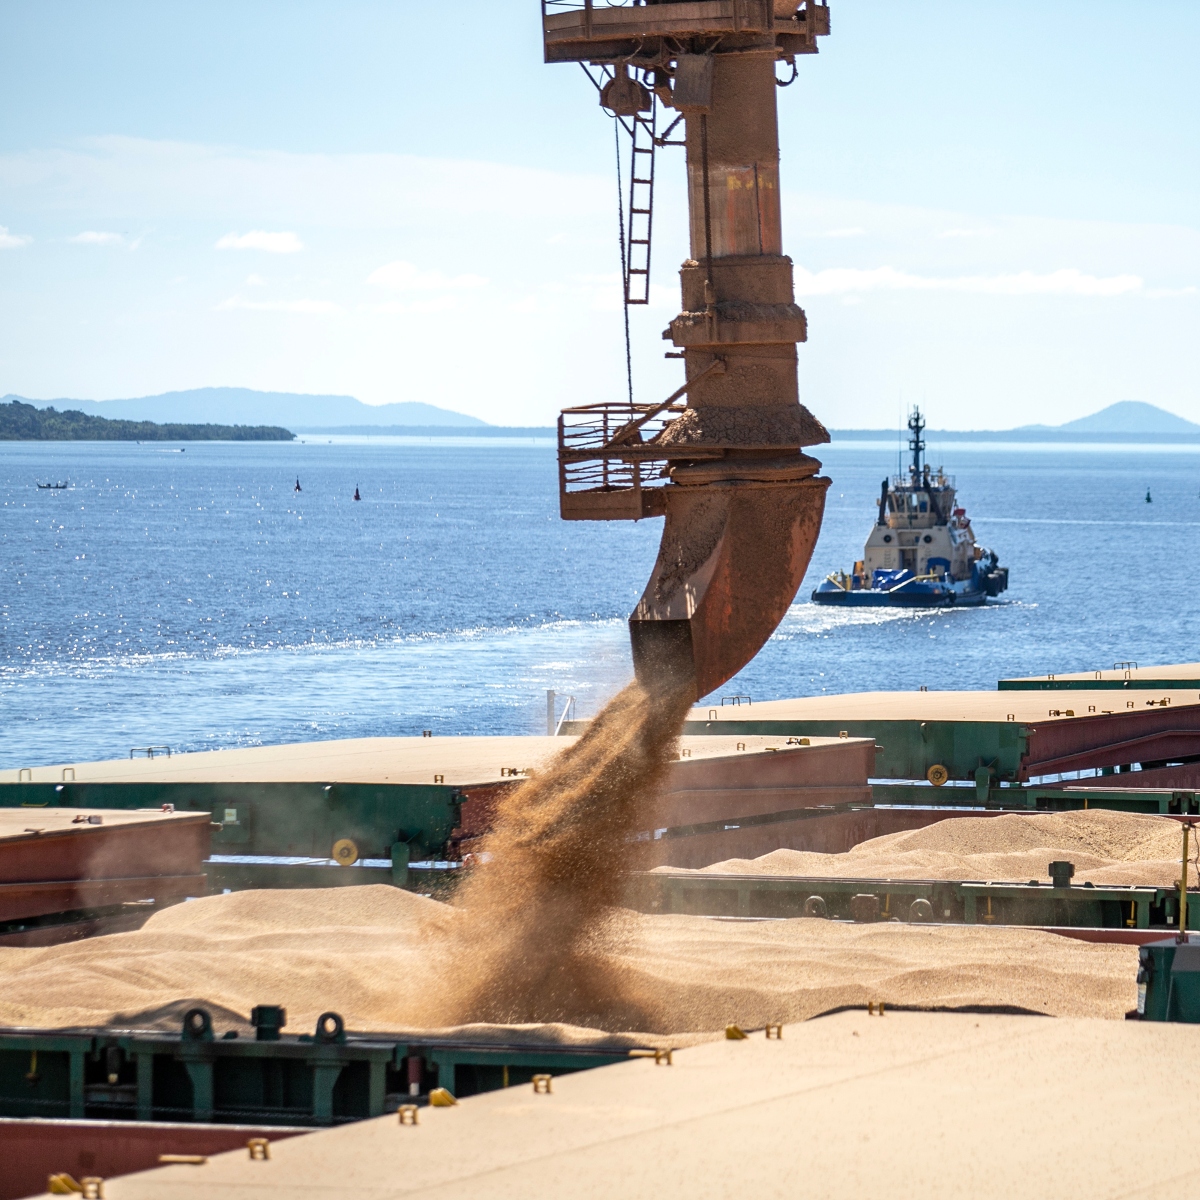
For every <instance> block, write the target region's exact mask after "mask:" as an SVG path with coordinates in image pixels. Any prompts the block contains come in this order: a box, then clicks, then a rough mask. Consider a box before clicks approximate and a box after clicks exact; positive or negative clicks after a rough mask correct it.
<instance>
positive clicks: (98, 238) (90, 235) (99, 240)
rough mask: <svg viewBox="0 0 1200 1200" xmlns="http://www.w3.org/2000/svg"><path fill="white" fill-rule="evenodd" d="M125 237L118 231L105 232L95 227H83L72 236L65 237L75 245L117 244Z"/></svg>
mask: <svg viewBox="0 0 1200 1200" xmlns="http://www.w3.org/2000/svg"><path fill="white" fill-rule="evenodd" d="M124 240H125V239H124V238H123V237H122V236H121V235H120V234H119V233H107V232H103V231H100V230H95V229H85V230H84V231H83V232H82V233H77V234H75V236H74V237H69V238H67V241H68V242H74V243H75V245H77V246H119V245H120V244H121V243H122V242H123V241H124Z"/></svg>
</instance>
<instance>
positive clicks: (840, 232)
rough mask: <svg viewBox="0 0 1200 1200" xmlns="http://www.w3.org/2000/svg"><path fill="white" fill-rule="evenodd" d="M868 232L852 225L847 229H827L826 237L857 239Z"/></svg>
mask: <svg viewBox="0 0 1200 1200" xmlns="http://www.w3.org/2000/svg"><path fill="white" fill-rule="evenodd" d="M866 232H867V231H866V230H865V229H862V228H860V227H859V226H858V225H851V226H848V227H847V228H845V229H827V230H825V236H826V237H827V238H855V237H862V236H863V235H864V234H865V233H866Z"/></svg>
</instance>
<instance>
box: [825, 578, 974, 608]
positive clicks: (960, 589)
mask: <svg viewBox="0 0 1200 1200" xmlns="http://www.w3.org/2000/svg"><path fill="white" fill-rule="evenodd" d="M812 599H813V603H815V604H840V605H842V606H843V607H845V608H975V607H978V606H979V605H980V604H984V603H986V601H987V592H984V591H981V590H980V589H979V588H977V587H972V586H969V585H965V584H960V585H949V586H948V585H945V584H942V585H940V586H939V588H938V589H937V590H936V591H934V590H933V589H931V588H929V587H928V585H926V584H914V585H913V586H912V587H910V588H901V590H899V591H883V590H882V589H881V588H856V589H855V590H854V591H846V590H845V588H840V587H838V586H837V584H834V583H823V584H821V586H820V587H818V588H816V590H815V591H814V592H813V594H812Z"/></svg>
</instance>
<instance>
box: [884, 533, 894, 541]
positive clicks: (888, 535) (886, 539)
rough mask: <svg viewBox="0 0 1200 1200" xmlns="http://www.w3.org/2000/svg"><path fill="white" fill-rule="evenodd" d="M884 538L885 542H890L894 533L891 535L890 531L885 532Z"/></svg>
mask: <svg viewBox="0 0 1200 1200" xmlns="http://www.w3.org/2000/svg"><path fill="white" fill-rule="evenodd" d="M883 540H884V541H885V542H890V541H891V540H892V535H891V534H890V533H885V534H884V535H883Z"/></svg>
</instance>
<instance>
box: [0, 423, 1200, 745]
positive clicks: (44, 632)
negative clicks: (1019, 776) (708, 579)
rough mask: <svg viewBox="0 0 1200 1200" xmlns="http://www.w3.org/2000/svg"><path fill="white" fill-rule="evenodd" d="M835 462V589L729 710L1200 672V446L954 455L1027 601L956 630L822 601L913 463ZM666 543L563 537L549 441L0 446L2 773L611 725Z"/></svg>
mask: <svg viewBox="0 0 1200 1200" xmlns="http://www.w3.org/2000/svg"><path fill="white" fill-rule="evenodd" d="M818 453H819V456H820V457H821V458H822V460H823V461H824V463H825V473H826V474H827V475H829V476H830V477H831V478H832V480H833V486H832V487H831V489H830V491H829V497H828V505H827V509H826V517H825V524H824V527H823V530H822V533H821V538H820V541H819V543H818V545H817V549H816V552H815V555H814V557H813V562H812V566H811V569H810V571H809V576H808V578H807V579H806V580H805V583H804V586H803V587H802V589H801V591H800V595H799V596H798V598H797V603H796V604H795V605H794V606H793V607H792V609H791V611H790V613H789V614H788V616H787V618H786V619H785V620H784V622H783V624H782V625H781V627H780V628H779V630H778V631H777V633H776V634H775V636H774V637H773V638H772V639H771V641H770V642H769V643H768V645H767V646H766V647H765V648H764V649H763V651H762V652H761V653H760V654H759V656H758V657H757V658H756V659H755V661H754V662H752V663H751V664H750V665H749V666H748V667H747V668H746V669H745V670H744V671H743V672H742V674H741V675H740V676H739V677H738V678H736V679H735V680H733V681H732V682H730V683H729V684H728V685H726V687H725V688H723V689H722V690H721V693H719V694H724V695H734V694H742V695H749V696H752V697H753V699H754V700H764V699H773V698H779V697H786V696H798V695H813V694H819V693H822V692H843V691H863V690H873V689H880V688H883V689H890V688H917V687H920V686H922V685H923V686H927V687H929V688H931V689H941V688H952V689H953V688H991V687H994V686H995V683H996V681H997V680H998V679H1000V678H1004V677H1006V676H1011V675H1021V674H1035V673H1042V672H1045V671H1055V672H1060V671H1072V670H1081V669H1088V668H1095V667H1110V666H1111V665H1112V664H1113V663H1114V662H1116V661H1126V660H1134V661H1138V662H1140V663H1141V664H1143V665H1146V664H1151V663H1163V662H1172V661H1189V660H1194V659H1200V647H1198V646H1197V633H1198V632H1200V622H1198V617H1200V588H1198V586H1197V578H1198V577H1200V571H1198V570H1197V550H1198V548H1200V540H1198V536H1197V535H1198V533H1200V448H1195V447H1171V446H1113V445H1104V446H1095V445H1080V446H1057V445H1056V446H1039V445H1005V444H996V443H978V444H975V443H962V442H953V443H946V444H944V445H938V444H937V443H936V441H934V442H933V443H931V446H930V455H929V457H930V459H931V461H932V462H933V464H934V465H937V464H939V463H944V465H945V468H946V470H947V471H948V472H950V473H952V474H954V475H955V476H957V480H958V485H959V494H960V502H961V503H962V504H964V505H965V507H966V508H967V511H968V513H969V514H970V516H971V517H972V520H973V523H974V527H975V531H976V535H977V537H978V538H979V540H980V541H981V542H983V543H984V544H985V545H988V546H990V547H992V548H994V549H995V550H996V551H998V553H999V555H1000V560H1001V562H1002V563H1004V564H1005V565H1007V566H1008V567H1009V568H1010V569H1011V575H1010V588H1009V591H1008V592H1007V593H1006V594H1005V595H1004V596H1003V597H1002V598H1001V600H1000V601H999V602H993V603H989V604H988V606H987V607H986V608H984V609H973V610H961V611H948V612H934V613H920V612H909V611H904V610H859V611H856V612H850V611H837V610H830V609H824V608H818V607H816V606H815V605H813V604H811V603H809V602H808V600H807V596H808V593H809V592H810V591H811V590H812V588H813V587H814V586H815V584H816V583H817V582H819V581H820V580H821V579H822V578H823V577H824V576H825V574H826V573H827V572H829V571H832V570H835V569H838V568H842V567H849V566H850V565H851V564H852V563H853V561H854V560H855V559H856V558H859V557H861V554H862V544H863V540H864V539H865V537H866V535H867V533H868V531H869V529H870V526H871V524H872V521H873V520H874V516H875V501H876V498H877V496H878V493H879V484H880V481H881V480H882V479H883V477H884V476H885V475H887V474H889V473H891V472H894V471H895V469H896V466H897V452H896V447H895V446H894V445H891V444H885V443H879V444H875V443H863V442H844V443H840V444H834V445H832V446H827V447H822V448H821V450H820V451H819V452H818ZM58 480H69V482H70V487H69V488H68V489H64V490H62V491H39V490H38V489H37V487H36V484H37V483H38V482H53V481H58ZM297 480H299V482H300V485H301V490H300V491H296V490H295V483H296V481H297ZM356 487H357V488H359V489H360V494H361V496H362V500H361V502H355V501H354V500H353V499H352V497H353V495H354V490H355V488H356ZM1148 489H1149V491H1150V494H1151V497H1152V502H1151V503H1147V502H1146V493H1147V490H1148ZM660 531H661V522H660V521H645V522H641V523H640V524H636V525H635V524H631V523H625V522H614V523H590V522H588V523H584V522H579V523H572V524H565V523H564V522H562V521H560V520H559V518H558V511H557V493H556V468H555V455H554V447H553V445H552V444H551V443H549V442H542V441H534V440H528V441H515V440H514V441H498V440H492V439H488V440H483V439H480V440H466V439H457V438H456V439H445V440H436V439H401V438H396V439H384V438H373V439H353V438H334V439H324V438H319V439H318V438H314V437H308V438H306V439H305V440H304V441H303V442H297V443H293V444H271V443H188V444H187V445H186V447H184V446H178V445H166V444H154V445H145V444H143V445H136V444H128V443H80V442H77V443H11V442H9V443H0V766H3V767H16V766H25V765H36V764H39V763H49V762H63V761H73V760H74V761H80V760H88V759H94V758H107V757H114V756H115V757H123V756H126V755H128V753H129V751H130V749H131V748H133V747H144V746H149V745H154V746H170V747H171V748H172V750H173V751H181V750H200V749H211V748H220V747H229V746H245V745H258V744H262V743H277V742H289V741H299V740H310V739H318V738H336V737H365V736H379V735H396V734H416V733H419V732H420V731H421V730H423V729H429V730H432V731H433V732H435V733H437V734H484V733H541V732H544V731H545V728H546V691H547V690H548V689H553V690H554V691H555V692H557V693H558V695H559V696H560V701H559V707H560V710H561V706H562V703H564V702H565V699H566V698H567V697H574V698H575V704H576V712H577V714H578V715H579V716H589V715H591V714H593V713H595V712H596V711H597V709H598V708H599V707H600V706H601V705H602V704H603V702H604V701H605V700H606V699H607V697H609V696H610V695H611V694H612V693H613V692H614V691H616V690H617V689H618V688H619V687H620V686H621V685H622V684H623V683H624V682H625V681H626V680H627V679H628V678H629V676H630V675H631V666H630V657H629V648H628V639H627V633H626V628H625V619H626V617H627V615H628V613H629V610H630V609H631V608H632V606H633V604H634V603H635V601H636V600H637V598H638V596H639V595H640V593H641V590H642V587H643V586H644V584H645V581H646V578H647V576H648V574H649V572H650V568H651V566H652V564H653V561H654V557H655V552H656V549H657V545H658V539H659V535H660Z"/></svg>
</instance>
